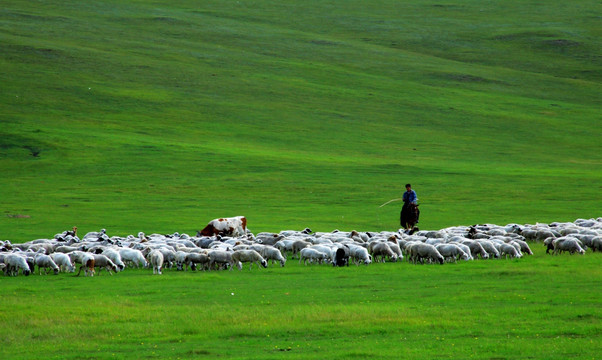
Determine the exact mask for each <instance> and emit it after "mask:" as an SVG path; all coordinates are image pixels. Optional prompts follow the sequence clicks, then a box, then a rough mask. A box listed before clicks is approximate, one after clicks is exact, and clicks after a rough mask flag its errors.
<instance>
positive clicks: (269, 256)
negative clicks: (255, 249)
mask: <svg viewBox="0 0 602 360" xmlns="http://www.w3.org/2000/svg"><path fill="white" fill-rule="evenodd" d="M259 253H260V254H261V256H263V258H264V259H266V260H272V264H273V263H274V261H279V262H280V266H281V267H283V266H284V264H285V263H286V259H285V258H284V256H282V253H281V252H280V250H278V249H276V248H275V247H273V246H268V245H266V246H264V247H263V248H262V249H261V251H260V252H259Z"/></svg>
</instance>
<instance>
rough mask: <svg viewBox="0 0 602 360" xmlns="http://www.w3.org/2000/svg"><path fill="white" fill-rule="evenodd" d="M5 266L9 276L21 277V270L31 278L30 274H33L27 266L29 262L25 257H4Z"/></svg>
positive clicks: (9, 255) (12, 255) (14, 255)
mask: <svg viewBox="0 0 602 360" xmlns="http://www.w3.org/2000/svg"><path fill="white" fill-rule="evenodd" d="M4 264H5V265H6V270H7V273H8V275H9V276H17V275H19V270H21V272H22V273H23V275H25V276H29V274H31V270H30V268H29V265H27V260H25V257H23V256H20V255H17V254H8V255H6V256H5V257H4Z"/></svg>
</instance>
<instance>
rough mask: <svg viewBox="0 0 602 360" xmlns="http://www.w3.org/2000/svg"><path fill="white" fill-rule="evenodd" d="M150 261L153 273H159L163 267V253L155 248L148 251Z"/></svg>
mask: <svg viewBox="0 0 602 360" xmlns="http://www.w3.org/2000/svg"><path fill="white" fill-rule="evenodd" d="M149 258H150V263H151V265H152V266H153V275H161V268H162V267H163V253H162V252H161V251H159V250H157V249H155V250H152V251H151V252H150V253H149Z"/></svg>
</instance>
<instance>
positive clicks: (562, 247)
mask: <svg viewBox="0 0 602 360" xmlns="http://www.w3.org/2000/svg"><path fill="white" fill-rule="evenodd" d="M552 244H553V246H554V254H560V253H562V252H563V251H568V252H569V253H571V255H572V254H574V253H576V252H577V253H579V254H581V255H583V254H585V250H583V248H582V247H581V244H580V242H579V240H578V239H576V238H574V237H562V238H558V239H555V240H554V241H553V242H552Z"/></svg>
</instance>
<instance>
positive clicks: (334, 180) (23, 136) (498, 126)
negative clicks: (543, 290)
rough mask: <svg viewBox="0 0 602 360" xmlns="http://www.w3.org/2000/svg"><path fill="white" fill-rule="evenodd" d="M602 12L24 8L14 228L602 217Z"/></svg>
mask: <svg viewBox="0 0 602 360" xmlns="http://www.w3.org/2000/svg"><path fill="white" fill-rule="evenodd" d="M596 6H598V5H597V3H596V2H595V1H576V2H572V3H571V4H546V5H545V6H543V5H541V4H538V3H536V2H531V1H525V2H521V4H518V5H517V4H515V3H514V2H512V3H506V2H497V3H485V4H483V3H482V1H455V2H451V1H438V2H436V3H425V2H403V3H399V2H397V1H371V2H369V3H366V2H365V1H346V2H345V6H344V7H343V6H341V5H340V3H339V2H325V1H303V2H300V1H299V2H294V1H289V2H279V3H278V4H273V2H267V1H266V2H261V1H258V2H253V3H247V2H229V1H228V2H223V1H215V2H210V1H204V2H203V3H202V4H199V3H198V2H196V1H189V2H186V1H180V2H177V3H173V2H161V1H155V2H147V1H128V2H123V1H119V2H117V1H115V2H112V1H95V2H92V3H89V2H76V1H74V2H71V1H62V2H60V4H55V2H36V3H35V5H34V4H33V3H31V2H27V1H9V2H8V3H7V4H6V5H4V6H3V9H2V10H1V11H0V40H1V42H0V44H1V45H0V46H1V49H0V69H2V70H0V71H1V75H2V86H1V87H0V95H1V97H0V98H1V100H0V101H1V102H2V104H1V105H2V107H1V108H2V110H1V112H0V121H1V127H0V166H1V168H2V172H3V176H2V177H1V178H0V196H1V197H2V205H3V208H2V211H3V212H4V215H7V216H2V217H0V234H1V235H0V237H2V238H10V239H12V240H16V241H24V240H29V239H32V238H37V237H47V236H51V235H52V234H54V233H55V232H58V231H62V230H64V229H65V228H69V227H71V226H72V225H77V226H79V227H80V229H81V230H82V231H84V232H85V231H90V230H97V229H98V228H101V227H104V228H107V229H109V232H110V233H113V234H128V233H136V232H137V231H140V230H143V231H146V232H172V231H176V230H177V231H186V232H193V231H194V230H196V229H198V228H199V227H200V226H202V224H203V223H205V222H206V221H207V220H209V219H211V218H214V217H218V216H230V215H238V214H244V215H246V216H247V217H248V218H249V221H250V227H251V229H252V230H254V231H278V230H281V229H284V228H303V227H305V226H310V227H312V228H313V229H314V230H324V231H329V230H332V229H334V228H341V229H352V228H355V229H360V230H368V229H375V230H380V229H395V228H396V227H397V213H398V210H397V207H398V205H397V206H396V205H389V206H387V207H384V208H379V207H378V205H380V204H382V203H384V202H385V201H387V200H389V199H392V198H396V197H399V196H400V193H401V191H402V190H403V188H402V185H403V184H405V183H406V182H412V183H414V185H415V188H416V190H417V191H418V194H419V197H420V199H421V201H422V209H423V218H422V220H423V221H422V222H423V226H424V227H428V228H439V227H443V226H448V225H457V224H469V223H476V222H494V223H502V224H505V223H509V222H518V223H527V222H536V221H542V222H547V221H555V220H561V221H572V220H574V219H575V218H577V217H593V216H599V215H600V210H601V209H600V205H599V204H600V195H599V193H600V189H601V188H600V179H601V178H602V170H601V165H602V160H601V159H602V157H601V156H600V154H601V153H602V151H601V150H602V148H601V146H600V144H599V138H600V135H602V134H601V133H600V128H599V126H597V125H598V122H599V120H600V113H599V104H600V103H599V100H600V97H599V94H600V90H601V87H600V35H602V34H600V29H599V27H598V26H597V24H598V17H596V16H595V11H594V9H595V8H596ZM33 155H37V156H33ZM18 214H20V215H26V216H29V217H24V218H23V217H14V215H18Z"/></svg>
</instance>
